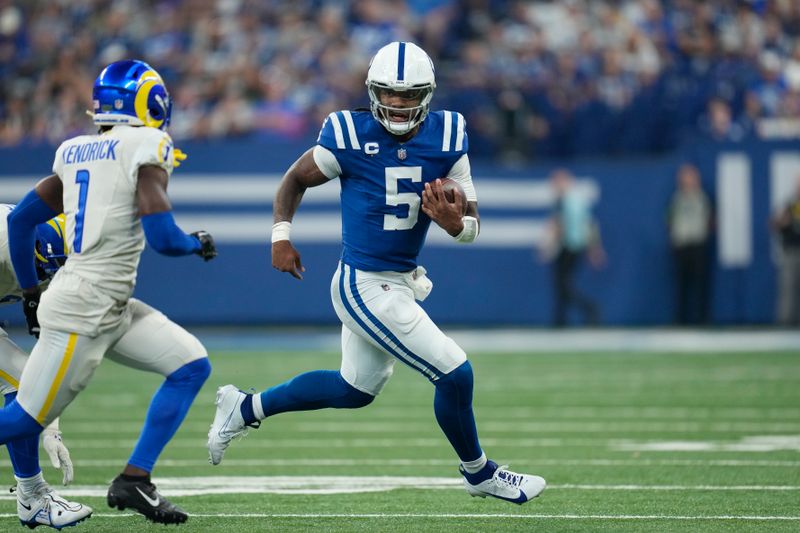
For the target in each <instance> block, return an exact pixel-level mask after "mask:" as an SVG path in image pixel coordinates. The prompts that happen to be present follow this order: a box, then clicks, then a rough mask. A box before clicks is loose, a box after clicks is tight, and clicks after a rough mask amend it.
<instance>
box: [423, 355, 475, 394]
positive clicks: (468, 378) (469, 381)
mask: <svg viewBox="0 0 800 533" xmlns="http://www.w3.org/2000/svg"><path fill="white" fill-rule="evenodd" d="M433 384H434V385H435V386H436V389H437V390H438V391H441V392H443V393H447V394H455V395H457V398H458V399H459V401H460V402H466V403H471V402H472V385H473V375H472V365H471V364H470V363H469V361H464V363H462V364H461V365H460V366H459V367H457V368H456V369H455V370H453V371H451V372H450V373H448V374H445V375H444V376H442V377H440V378H439V379H437V380H436V381H434V382H433Z"/></svg>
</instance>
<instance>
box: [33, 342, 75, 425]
mask: <svg viewBox="0 0 800 533" xmlns="http://www.w3.org/2000/svg"><path fill="white" fill-rule="evenodd" d="M76 342H78V334H77V333H70V334H69V340H68V341H67V349H66V350H65V351H64V357H63V359H61V365H60V366H59V367H58V372H56V378H55V379H54V380H53V384H52V385H50V391H49V392H48V393H47V399H46V400H45V401H44V405H43V406H42V410H41V411H39V414H38V415H37V416H36V421H37V422H38V423H39V424H40V425H44V419H45V417H46V416H47V413H49V412H50V408H51V407H52V406H53V401H54V400H55V399H56V394H58V389H60V388H61V382H62V381H64V376H65V375H66V373H67V369H68V368H69V363H70V361H72V352H74V351H75V343H76Z"/></svg>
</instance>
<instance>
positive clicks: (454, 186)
mask: <svg viewBox="0 0 800 533" xmlns="http://www.w3.org/2000/svg"><path fill="white" fill-rule="evenodd" d="M442 190H444V198H445V200H447V201H448V202H450V203H451V204H452V203H455V201H456V195H455V194H454V193H453V191H454V190H458V194H460V195H461V199H462V201H463V202H464V203H463V206H464V208H463V212H462V213H461V214H462V215H466V214H467V195H466V194H465V193H464V188H463V187H461V184H459V183H458V182H457V181H456V180H453V179H450V178H442Z"/></svg>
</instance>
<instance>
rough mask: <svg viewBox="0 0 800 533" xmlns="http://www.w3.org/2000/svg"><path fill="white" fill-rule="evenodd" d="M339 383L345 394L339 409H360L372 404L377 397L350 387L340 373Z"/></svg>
mask: <svg viewBox="0 0 800 533" xmlns="http://www.w3.org/2000/svg"><path fill="white" fill-rule="evenodd" d="M339 383H340V387H341V390H342V392H343V394H342V396H340V398H339V402H337V403H338V404H339V405H338V406H337V407H344V408H348V409H358V408H359V407H366V406H367V405H369V404H371V403H372V401H373V400H374V399H375V396H373V395H371V394H367V393H366V392H362V391H360V390H358V389H357V388H355V387H353V386H352V385H350V384H349V383H348V382H347V381H345V379H344V378H343V377H342V374H341V373H339Z"/></svg>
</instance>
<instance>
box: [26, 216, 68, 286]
mask: <svg viewBox="0 0 800 533" xmlns="http://www.w3.org/2000/svg"><path fill="white" fill-rule="evenodd" d="M65 223H66V216H64V215H63V214H61V215H58V216H57V217H55V218H51V219H50V220H48V221H47V222H44V223H43V224H39V225H38V226H36V232H35V235H36V242H35V249H34V253H35V255H36V270H37V272H38V274H39V278H40V279H41V280H44V279H49V278H52V277H53V275H54V274H55V273H56V271H57V270H58V269H59V268H61V267H62V266H64V263H65V262H66V261H67V253H68V250H67V234H66V231H65V230H64V226H65Z"/></svg>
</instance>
